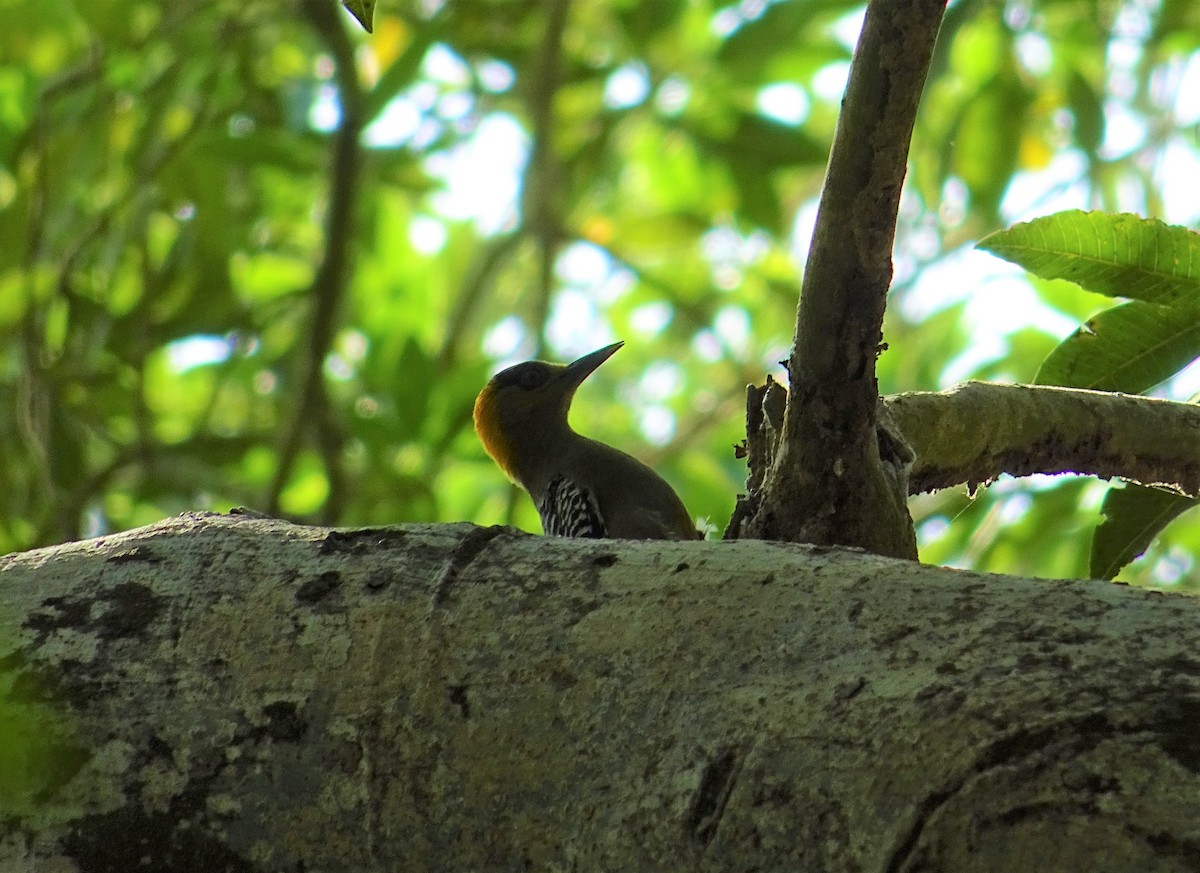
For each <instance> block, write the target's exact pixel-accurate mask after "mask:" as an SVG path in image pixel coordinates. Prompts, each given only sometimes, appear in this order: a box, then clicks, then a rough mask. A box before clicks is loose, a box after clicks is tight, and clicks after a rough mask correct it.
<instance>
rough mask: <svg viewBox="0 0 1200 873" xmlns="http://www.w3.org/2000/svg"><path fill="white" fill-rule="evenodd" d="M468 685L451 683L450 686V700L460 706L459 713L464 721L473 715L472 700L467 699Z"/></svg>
mask: <svg viewBox="0 0 1200 873" xmlns="http://www.w3.org/2000/svg"><path fill="white" fill-rule="evenodd" d="M467 688H468V686H466V685H451V686H450V689H449V691H450V702H451V703H453V704H454V705H455V706H457V707H458V714H459V715H461V716H462V719H463V721H466V720H467V719H469V718H470V717H471V701H469V700H468V699H467Z"/></svg>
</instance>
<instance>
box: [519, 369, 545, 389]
mask: <svg viewBox="0 0 1200 873" xmlns="http://www.w3.org/2000/svg"><path fill="white" fill-rule="evenodd" d="M549 375H550V374H549V373H548V372H546V370H545V368H543V367H529V368H528V369H526V370H525V372H523V373H522V374H521V381H520V383H519V384H520V386H521V387H522V388H524V389H525V390H526V391H532V390H533V389H534V388H541V387H542V386H543V385H545V384H546V378H547V377H548V376H549Z"/></svg>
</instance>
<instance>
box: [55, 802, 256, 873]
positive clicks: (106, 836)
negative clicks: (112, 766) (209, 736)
mask: <svg viewBox="0 0 1200 873" xmlns="http://www.w3.org/2000/svg"><path fill="white" fill-rule="evenodd" d="M62 850H63V854H64V855H66V856H67V857H68V858H70V859H72V860H73V861H74V862H75V863H76V865H77V866H78V868H79V869H80V870H86V871H88V873H127V871H130V870H154V871H156V873H259V869H260V868H258V867H257V866H255V865H254V864H252V863H251V862H250V861H248V860H246V859H245V858H243V857H241V856H240V855H238V854H236V853H235V852H234V851H233V850H232V849H230V848H229V847H228V846H227V845H225V844H224V843H223V842H222V841H221V840H220V839H219V838H218V837H217V836H216V835H215V834H212V833H209V832H207V831H205V830H202V829H201V828H199V827H197V826H196V824H195V819H194V818H185V817H181V816H180V815H179V814H178V813H177V812H174V811H172V812H146V811H144V810H142V809H139V808H137V807H135V806H133V805H132V804H131V805H129V806H125V807H122V808H121V809H118V810H115V811H113V812H106V813H101V814H97V815H88V816H84V817H83V818H81V819H79V820H78V821H77V822H76V823H75V825H74V827H73V828H72V829H71V832H70V833H69V834H67V836H65V837H64V838H63V840H62Z"/></svg>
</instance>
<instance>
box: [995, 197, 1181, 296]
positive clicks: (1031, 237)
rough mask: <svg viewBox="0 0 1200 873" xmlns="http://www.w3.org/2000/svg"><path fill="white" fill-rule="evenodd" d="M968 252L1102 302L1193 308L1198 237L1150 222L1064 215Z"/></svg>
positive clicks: (1024, 226)
mask: <svg viewBox="0 0 1200 873" xmlns="http://www.w3.org/2000/svg"><path fill="white" fill-rule="evenodd" d="M976 248H981V249H983V250H984V251H988V252H991V253H992V254H994V255H997V256H999V257H1001V258H1004V259H1005V260H1006V261H1012V262H1013V263H1014V264H1019V265H1020V266H1022V267H1024V268H1025V269H1026V270H1028V271H1029V272H1031V273H1036V274H1037V275H1039V276H1041V277H1042V278H1044V279H1068V280H1070V281H1072V282H1074V283H1076V284H1077V285H1080V286H1081V287H1083V288H1085V289H1086V290H1088V291H1093V292H1095V293H1097V294H1105V295H1107V296H1109V297H1127V298H1129V299H1132V300H1144V301H1146V302H1148V303H1160V304H1164V305H1171V304H1175V303H1180V302H1185V301H1192V302H1196V303H1200V234H1197V233H1194V232H1193V231H1190V230H1188V229H1187V228H1185V227H1175V226H1172V225H1168V224H1164V223H1163V222H1161V221H1157V220H1155V219H1146V218H1139V217H1138V216H1136V215H1128V214H1117V215H1113V214H1108V213H1103V212H1080V211H1079V210H1072V211H1069V212H1060V213H1057V214H1055V215H1048V216H1046V217H1045V218H1038V219H1035V220H1033V221H1030V222H1026V223H1024V224H1018V225H1015V226H1014V227H1012V228H1009V229H1008V230H1002V231H999V232H997V233H993V234H991V235H990V236H987V237H984V238H983V239H982V240H980V241H979V243H978V244H977V245H976Z"/></svg>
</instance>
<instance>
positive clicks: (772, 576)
mask: <svg viewBox="0 0 1200 873" xmlns="http://www.w3.org/2000/svg"><path fill="white" fill-rule="evenodd" d="M774 581H775V574H774V573H768V574H767V575H766V576H763V578H762V581H760V582H759V583H758V584H759V585H770V584H771V583H772V582H774Z"/></svg>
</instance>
